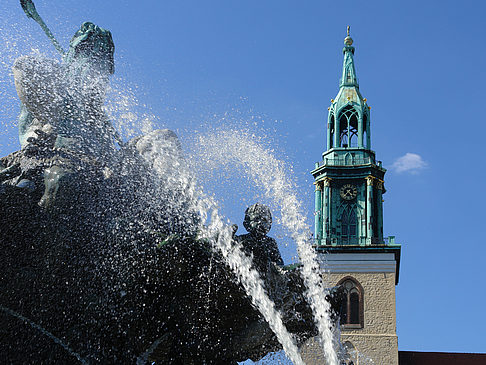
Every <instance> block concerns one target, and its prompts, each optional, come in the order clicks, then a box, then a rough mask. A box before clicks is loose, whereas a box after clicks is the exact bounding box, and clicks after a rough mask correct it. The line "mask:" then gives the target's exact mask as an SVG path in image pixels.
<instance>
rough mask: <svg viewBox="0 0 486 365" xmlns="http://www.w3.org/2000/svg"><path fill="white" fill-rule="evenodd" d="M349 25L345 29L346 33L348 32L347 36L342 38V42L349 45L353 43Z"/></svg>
mask: <svg viewBox="0 0 486 365" xmlns="http://www.w3.org/2000/svg"><path fill="white" fill-rule="evenodd" d="M349 28H350V27H349V25H348V28H347V29H346V30H347V33H348V36H347V37H346V38H344V44H345V45H347V46H350V45H352V44H353V38H351V37H350V36H349Z"/></svg>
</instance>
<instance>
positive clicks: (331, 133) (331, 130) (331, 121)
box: [327, 115, 334, 148]
mask: <svg viewBox="0 0 486 365" xmlns="http://www.w3.org/2000/svg"><path fill="white" fill-rule="evenodd" d="M327 127H328V128H329V136H330V141H329V148H333V147H334V115H331V118H329V125H328V126H327Z"/></svg>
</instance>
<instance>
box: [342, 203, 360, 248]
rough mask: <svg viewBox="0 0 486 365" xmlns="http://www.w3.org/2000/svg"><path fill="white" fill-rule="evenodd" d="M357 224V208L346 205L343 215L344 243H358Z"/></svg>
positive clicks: (352, 205)
mask: <svg viewBox="0 0 486 365" xmlns="http://www.w3.org/2000/svg"><path fill="white" fill-rule="evenodd" d="M357 223H358V217H357V215H356V206H355V205H354V204H346V205H345V206H344V209H343V211H342V213H341V238H342V241H343V243H357V236H358V229H357Z"/></svg>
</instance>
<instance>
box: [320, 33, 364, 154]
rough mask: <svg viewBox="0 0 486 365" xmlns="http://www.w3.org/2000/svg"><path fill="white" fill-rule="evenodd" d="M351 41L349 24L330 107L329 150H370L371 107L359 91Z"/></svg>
mask: <svg viewBox="0 0 486 365" xmlns="http://www.w3.org/2000/svg"><path fill="white" fill-rule="evenodd" d="M352 44H353V39H352V38H351V37H350V36H349V27H348V35H347V37H346V38H345V39H344V48H343V53H344V61H343V72H342V77H341V80H340V82H339V92H338V94H337V95H336V98H335V99H332V100H331V106H330V107H329V115H328V128H327V150H330V149H331V148H339V147H342V148H359V149H366V150H369V149H371V139H370V124H369V121H370V116H369V106H368V105H367V104H366V99H364V98H363V97H362V96H361V93H360V92H359V84H358V77H357V76H356V68H355V67H354V47H353V46H352Z"/></svg>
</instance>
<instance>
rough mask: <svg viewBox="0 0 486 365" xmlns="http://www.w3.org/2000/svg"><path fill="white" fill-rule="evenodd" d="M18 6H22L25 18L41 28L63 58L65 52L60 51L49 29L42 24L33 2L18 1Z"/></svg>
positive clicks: (29, 0) (30, 0) (26, 0)
mask: <svg viewBox="0 0 486 365" xmlns="http://www.w3.org/2000/svg"><path fill="white" fill-rule="evenodd" d="M20 6H22V9H24V12H25V14H26V15H27V17H29V18H32V19H34V20H35V21H36V22H37V24H39V25H40V26H41V28H42V30H43V31H44V33H45V34H46V35H47V37H48V38H49V39H50V40H51V42H52V44H54V47H56V49H57V50H58V52H59V53H60V54H61V55H62V56H65V55H66V52H64V49H62V47H61V45H60V44H59V42H58V41H57V39H56V38H54V35H53V34H52V32H51V31H50V30H49V28H47V25H46V23H44V21H43V20H42V18H41V17H40V15H39V13H38V12H37V10H36V9H35V5H34V2H33V1H32V0H20Z"/></svg>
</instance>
